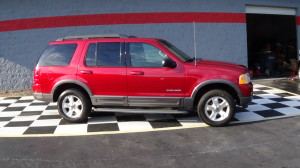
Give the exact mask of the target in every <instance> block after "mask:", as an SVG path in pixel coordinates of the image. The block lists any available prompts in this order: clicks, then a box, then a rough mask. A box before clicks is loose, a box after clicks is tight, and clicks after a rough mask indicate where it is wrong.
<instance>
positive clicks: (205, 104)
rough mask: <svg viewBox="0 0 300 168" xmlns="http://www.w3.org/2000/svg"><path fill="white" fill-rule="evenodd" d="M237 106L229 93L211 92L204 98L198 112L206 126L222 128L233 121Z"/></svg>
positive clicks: (221, 91)
mask: <svg viewBox="0 0 300 168" xmlns="http://www.w3.org/2000/svg"><path fill="white" fill-rule="evenodd" d="M235 106H236V103H235V101H234V99H233V97H232V96H231V95H230V94H229V93H228V92H226V91H223V90H211V91H209V92H207V93H205V94H204V95H203V96H202V98H201V99H200V101H199V104H198V108H197V111H198V114H199V116H200V118H201V119H202V120H203V121H204V122H205V123H206V124H208V125H210V126H212V127H221V126H224V125H226V124H228V123H229V122H230V121H231V120H232V118H233V117H234V114H235Z"/></svg>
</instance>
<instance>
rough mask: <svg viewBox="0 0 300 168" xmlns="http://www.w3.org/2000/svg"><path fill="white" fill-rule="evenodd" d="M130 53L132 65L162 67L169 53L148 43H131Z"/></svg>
mask: <svg viewBox="0 0 300 168" xmlns="http://www.w3.org/2000/svg"><path fill="white" fill-rule="evenodd" d="M129 55H130V59H131V60H130V61H131V65H132V67H162V61H163V60H164V59H166V58H167V54H165V53H164V52H163V51H161V50H160V49H158V48H156V47H154V46H153V45H151V44H147V43H129Z"/></svg>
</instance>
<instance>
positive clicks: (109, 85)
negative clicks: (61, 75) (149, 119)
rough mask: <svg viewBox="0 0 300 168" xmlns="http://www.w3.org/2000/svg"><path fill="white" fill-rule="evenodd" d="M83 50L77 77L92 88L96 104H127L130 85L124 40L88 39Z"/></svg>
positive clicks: (93, 99)
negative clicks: (127, 84) (128, 86)
mask: <svg viewBox="0 0 300 168" xmlns="http://www.w3.org/2000/svg"><path fill="white" fill-rule="evenodd" d="M84 51H86V52H85V53H83V55H84V56H82V58H83V59H81V61H80V64H79V65H80V66H79V68H78V79H79V80H80V81H83V82H84V83H85V84H86V85H87V86H88V87H89V88H90V89H91V91H92V93H93V95H94V96H93V97H92V101H93V104H96V105H124V100H125V97H126V93H127V86H126V66H125V60H124V54H123V52H124V45H123V43H122V42H120V40H118V41H113V40H112V41H105V42H102V41H94V42H88V43H87V44H86V45H85V50H84Z"/></svg>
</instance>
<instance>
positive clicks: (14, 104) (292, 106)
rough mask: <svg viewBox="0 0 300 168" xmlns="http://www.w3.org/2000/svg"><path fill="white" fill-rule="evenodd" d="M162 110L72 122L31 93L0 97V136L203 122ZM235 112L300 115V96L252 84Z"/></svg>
mask: <svg viewBox="0 0 300 168" xmlns="http://www.w3.org/2000/svg"><path fill="white" fill-rule="evenodd" d="M165 110H167V111H166V112H168V111H169V110H168V109H156V112H157V113H155V114H154V113H145V111H144V113H139V114H136V113H134V114H132V113H119V112H117V111H118V109H116V110H111V109H110V110H109V111H110V112H107V111H106V112H99V111H95V112H92V113H91V117H90V118H89V119H88V121H87V122H86V123H80V124H74V123H68V122H67V121H65V120H62V119H61V117H60V116H59V114H58V111H57V106H56V103H46V102H42V101H37V100H34V99H33V97H32V96H28V97H0V136H1V135H2V136H3V135H27V134H85V133H93V132H111V131H113V132H114V131H125V132H126V131H142V130H155V129H161V128H170V127H171V128H175V127H183V126H197V125H200V124H203V122H202V121H201V120H200V119H199V117H198V115H197V114H196V113H195V112H187V113H186V114H164V113H163V112H164V111H165ZM102 111H103V110H102ZM104 111H105V110H104ZM152 111H153V110H152ZM236 111H237V113H236V114H235V119H234V121H255V120H261V119H268V118H274V117H285V116H294V115H300V96H298V95H296V94H291V93H288V92H285V91H282V90H277V89H272V88H269V87H265V86H261V85H254V99H253V101H252V103H251V104H250V105H249V106H248V108H246V109H244V108H241V107H237V108H236ZM129 112H130V111H129ZM142 112H143V111H142Z"/></svg>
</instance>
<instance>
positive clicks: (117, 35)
mask: <svg viewBox="0 0 300 168" xmlns="http://www.w3.org/2000/svg"><path fill="white" fill-rule="evenodd" d="M134 37H135V36H132V35H124V34H95V35H82V36H66V37H62V38H59V39H57V40H56V41H64V40H76V39H93V38H134Z"/></svg>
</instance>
